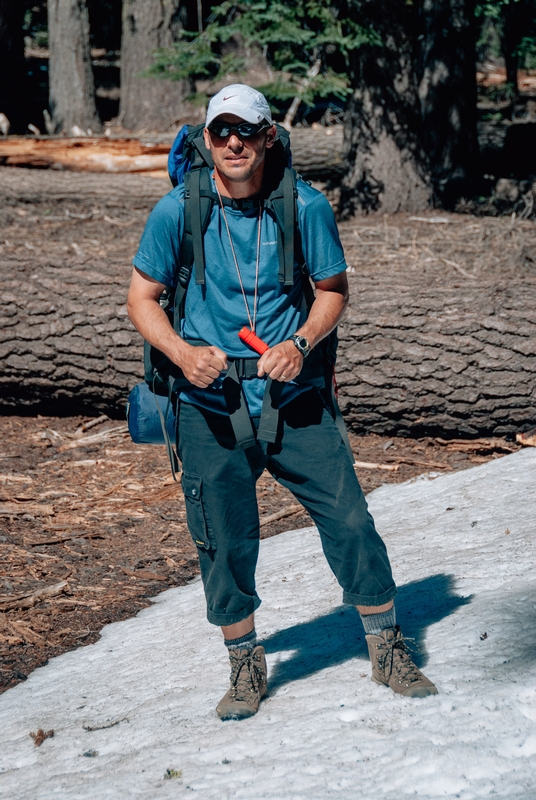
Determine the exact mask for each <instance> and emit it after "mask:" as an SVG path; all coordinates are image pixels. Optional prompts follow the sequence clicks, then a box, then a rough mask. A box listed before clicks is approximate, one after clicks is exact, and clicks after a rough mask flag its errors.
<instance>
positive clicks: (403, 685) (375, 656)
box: [365, 625, 437, 697]
mask: <svg viewBox="0 0 536 800" xmlns="http://www.w3.org/2000/svg"><path fill="white" fill-rule="evenodd" d="M365 638H366V640H367V645H368V650H369V656H370V660H371V662H372V680H373V681H374V683H380V684H382V685H383V686H390V687H391V689H392V690H393V692H395V693H396V694H402V695H404V696H405V697H428V695H430V694H437V689H436V687H435V686H434V684H433V683H432V681H429V680H428V678H427V677H426V676H425V675H423V674H422V672H421V671H420V669H417V667H416V666H415V664H414V663H413V661H412V660H411V658H410V655H409V650H408V645H407V644H406V640H405V639H404V637H403V636H402V634H401V632H400V628H399V627H398V625H397V626H396V627H395V628H387V629H386V630H384V631H382V632H381V635H380V636H374V635H373V634H368V635H367V636H366V637H365Z"/></svg>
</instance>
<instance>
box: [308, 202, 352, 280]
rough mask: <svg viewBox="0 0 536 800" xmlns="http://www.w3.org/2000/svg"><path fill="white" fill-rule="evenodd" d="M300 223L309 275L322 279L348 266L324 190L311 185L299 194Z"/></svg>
mask: <svg viewBox="0 0 536 800" xmlns="http://www.w3.org/2000/svg"><path fill="white" fill-rule="evenodd" d="M298 223H299V226H300V233H301V237H302V249H303V255H304V258H305V263H306V264H307V269H308V272H309V275H310V276H311V278H312V279H313V281H315V282H318V281H322V280H325V279H326V278H331V277H333V275H338V274H339V273H340V272H344V271H345V270H346V269H347V265H346V261H345V258H344V250H343V249H342V244H341V240H340V238H339V231H338V230H337V223H336V222H335V215H334V213H333V210H332V208H331V206H330V204H329V202H328V200H327V198H326V197H325V196H324V195H323V194H322V193H321V192H318V191H316V190H315V189H312V188H311V187H309V186H307V187H306V191H305V192H303V194H302V192H301V191H299V194H298Z"/></svg>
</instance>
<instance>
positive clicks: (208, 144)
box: [203, 128, 210, 151]
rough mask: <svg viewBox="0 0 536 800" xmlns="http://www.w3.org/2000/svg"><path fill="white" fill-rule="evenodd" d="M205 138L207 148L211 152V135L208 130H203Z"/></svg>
mask: <svg viewBox="0 0 536 800" xmlns="http://www.w3.org/2000/svg"><path fill="white" fill-rule="evenodd" d="M203 138H204V140H205V147H206V148H207V150H209V151H210V135H209V132H208V128H203Z"/></svg>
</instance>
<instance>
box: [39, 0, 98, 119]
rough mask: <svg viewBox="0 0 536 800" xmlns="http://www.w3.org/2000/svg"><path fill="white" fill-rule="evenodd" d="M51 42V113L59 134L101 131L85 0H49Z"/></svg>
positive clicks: (49, 37) (49, 34)
mask: <svg viewBox="0 0 536 800" xmlns="http://www.w3.org/2000/svg"><path fill="white" fill-rule="evenodd" d="M48 39H49V49H50V60H49V86H50V110H51V112H52V119H53V121H54V124H55V128H56V131H58V132H60V131H66V132H68V133H69V132H71V129H72V128H73V126H77V127H79V128H81V129H82V130H83V131H87V130H90V131H92V132H93V133H95V132H97V131H100V130H101V123H100V121H99V118H98V116H97V109H96V106H95V85H94V81H93V72H92V69H91V55H90V50H89V21H88V12H87V7H86V3H85V0H49V2H48Z"/></svg>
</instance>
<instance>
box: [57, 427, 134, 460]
mask: <svg viewBox="0 0 536 800" xmlns="http://www.w3.org/2000/svg"><path fill="white" fill-rule="evenodd" d="M127 433H128V425H127V424H126V423H124V424H123V425H117V427H115V428H110V429H109V430H107V431H100V433H94V434H92V435H91V436H82V437H80V439H77V440H76V441H72V442H66V443H65V444H62V445H61V446H60V447H58V452H59V453H64V452H65V451H66V450H74V449H75V448H77V447H85V446H86V445H89V444H100V443H101V442H104V441H106V440H107V439H114V438H116V437H118V436H124V435H125V434H127Z"/></svg>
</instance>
